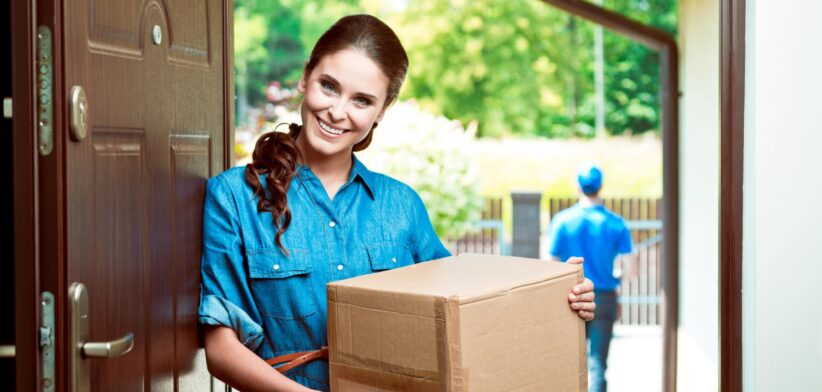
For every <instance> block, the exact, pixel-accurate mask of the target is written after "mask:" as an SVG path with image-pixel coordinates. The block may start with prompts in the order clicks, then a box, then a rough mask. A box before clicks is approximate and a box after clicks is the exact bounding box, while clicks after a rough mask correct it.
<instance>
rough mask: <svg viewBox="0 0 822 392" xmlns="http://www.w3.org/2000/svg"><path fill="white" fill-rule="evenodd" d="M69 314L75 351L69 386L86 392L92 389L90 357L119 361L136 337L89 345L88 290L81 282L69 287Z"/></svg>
mask: <svg viewBox="0 0 822 392" xmlns="http://www.w3.org/2000/svg"><path fill="white" fill-rule="evenodd" d="M69 315H70V317H71V324H70V328H71V330H70V331H69V338H70V339H71V347H72V348H73V350H72V351H73V353H71V354H69V358H70V361H71V366H70V369H69V373H70V378H71V380H70V383H69V386H70V390H71V391H72V392H87V391H90V390H91V380H90V379H89V377H90V374H91V372H90V368H89V362H88V360H89V359H90V358H104V359H105V358H116V357H119V356H122V355H125V354H128V352H129V351H131V349H132V348H133V347H134V334H133V333H131V332H129V333H127V334H125V335H123V336H122V337H121V338H118V339H115V340H112V341H110V342H89V341H88V330H89V325H88V323H89V308H88V291H87V290H86V286H85V285H84V284H82V283H78V282H75V283H72V284H71V287H70V288H69Z"/></svg>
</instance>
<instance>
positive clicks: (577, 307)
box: [571, 302, 579, 309]
mask: <svg viewBox="0 0 822 392" xmlns="http://www.w3.org/2000/svg"><path fill="white" fill-rule="evenodd" d="M571 307H572V308H574V309H579V304H578V303H576V302H574V303H572V304H571Z"/></svg>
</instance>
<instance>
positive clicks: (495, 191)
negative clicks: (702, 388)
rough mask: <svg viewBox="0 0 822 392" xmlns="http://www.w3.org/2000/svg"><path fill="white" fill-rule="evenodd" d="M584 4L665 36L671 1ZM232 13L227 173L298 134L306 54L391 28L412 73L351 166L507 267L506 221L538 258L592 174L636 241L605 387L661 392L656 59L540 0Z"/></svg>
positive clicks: (378, 0)
mask: <svg viewBox="0 0 822 392" xmlns="http://www.w3.org/2000/svg"><path fill="white" fill-rule="evenodd" d="M594 3H598V4H600V5H601V6H603V7H605V8H607V9H610V10H612V11H615V12H617V13H620V14H622V15H624V16H626V17H629V18H631V19H633V20H636V21H638V22H641V23H643V24H646V25H650V26H653V27H656V28H659V29H661V30H664V31H666V32H669V33H671V34H674V35H675V34H676V28H677V24H678V21H677V4H676V1H675V0H599V1H598V2H597V1H594ZM234 13H235V14H234V21H235V24H234V39H235V41H234V50H235V83H236V85H235V92H236V112H235V113H236V120H237V123H236V128H235V135H236V149H235V152H236V159H237V162H236V163H237V165H244V164H246V163H248V162H249V161H250V155H251V152H252V151H253V149H254V144H255V142H256V140H257V138H258V137H259V135H260V134H262V133H264V132H268V131H271V130H274V129H275V127H276V126H277V124H279V123H282V122H297V123H299V122H300V118H299V114H298V110H299V109H298V105H299V99H300V97H299V96H298V94H297V92H296V84H297V81H298V80H299V78H300V76H301V74H302V67H303V64H304V63H305V61H306V60H307V58H308V55H309V52H310V50H311V48H312V47H313V45H314V43H315V42H316V40H317V39H318V38H319V36H320V35H321V34H322V33H323V32H324V31H325V29H327V28H328V27H329V26H330V25H331V24H333V22H334V21H336V20H337V19H338V18H340V17H341V16H344V15H349V14H355V13H369V14H372V15H375V16H377V17H379V18H380V19H382V20H383V21H385V22H386V23H387V24H388V25H390V26H391V27H392V28H393V29H394V30H395V31H396V33H397V35H398V36H399V37H400V40H401V41H402V42H403V45H404V46H405V48H406V50H407V52H408V55H409V60H410V68H409V74H408V77H407V79H406V83H405V85H404V86H403V90H402V94H401V96H400V99H399V101H398V102H397V103H396V104H395V105H394V106H393V107H392V108H390V109H389V110H388V112H387V113H386V116H385V118H384V120H383V122H382V123H381V124H380V127H379V128H378V130H377V131H376V133H375V135H374V141H373V143H372V145H371V146H370V147H369V148H368V149H367V150H365V151H363V152H360V153H358V156H359V157H360V159H361V160H362V161H363V162H364V163H365V164H366V165H367V166H368V167H369V168H370V169H372V170H375V171H379V172H383V173H386V174H389V175H391V176H393V177H396V178H398V179H400V180H402V181H403V182H406V183H408V184H409V185H411V186H412V187H413V188H415V189H416V190H417V191H418V192H419V193H420V195H421V197H422V198H423V200H424V201H425V203H426V206H427V208H428V211H429V214H430V215H431V219H432V222H433V223H434V225H435V228H436V229H437V232H438V233H439V235H440V236H441V238H442V239H443V240H444V242H446V243H447V246H448V247H449V248H451V250H452V251H453V252H455V253H459V252H466V251H468V252H479V253H498V254H512V246H513V247H516V246H517V245H516V244H515V243H513V242H512V240H513V238H514V237H515V235H514V233H513V232H514V231H515V228H514V226H515V225H516V223H515V222H514V221H515V220H516V218H515V215H516V211H517V210H518V209H521V208H529V204H530V205H531V207H530V208H532V210H534V211H538V215H537V216H538V217H539V218H538V219H539V222H538V223H537V225H538V227H539V228H540V229H539V234H538V238H536V239H535V240H534V241H536V242H535V246H536V247H537V249H538V250H537V252H538V255H539V257H542V258H545V257H547V254H546V252H547V245H548V244H547V236H546V231H547V228H548V225H549V224H550V219H551V216H553V215H554V214H555V213H556V212H558V211H560V210H562V209H564V208H567V207H569V206H571V205H573V203H575V201H576V182H575V179H576V176H575V174H576V171H577V169H578V168H579V167H580V166H581V165H583V164H584V163H596V164H597V165H599V166H600V167H601V168H602V169H603V171H604V173H605V180H604V185H603V190H602V196H603V197H604V198H605V203H606V206H607V207H609V208H610V209H612V210H614V211H615V212H617V213H619V214H621V215H622V216H623V217H625V219H626V220H628V224H629V227H630V228H631V229H632V234H633V239H634V249H635V251H634V253H633V254H631V255H629V256H627V257H624V258H623V259H622V262H623V263H632V265H633V266H634V268H637V269H638V273H635V274H632V276H630V277H628V276H625V277H623V278H622V281H623V284H622V288H621V295H620V303H621V307H622V313H621V314H622V316H621V318H620V321H619V322H618V325H617V328H616V336H615V340H614V341H613V342H612V353H611V356H610V360H609V363H610V368H609V380H610V382H609V384H610V385H611V388H612V390H631V391H640V390H649V391H653V390H659V389H660V387H661V382H660V377H661V376H660V374H661V373H660V372H661V361H662V356H661V352H662V351H661V338H660V335H659V324H660V323H661V313H660V302H659V301H660V300H659V296H658V293H659V262H660V260H661V258H660V255H661V241H660V240H661V230H662V221H661V219H660V216H661V215H660V214H661V198H662V141H661V135H660V111H661V106H660V81H659V59H658V55H657V53H656V52H654V51H652V50H650V49H648V48H646V47H644V46H642V45H641V44H639V43H637V42H634V41H632V40H630V39H627V38H624V37H621V36H618V35H616V34H613V33H611V32H609V31H607V30H603V29H602V28H601V27H598V26H596V25H594V24H592V23H589V22H587V21H585V20H582V19H580V18H577V17H574V16H571V15H569V14H568V13H566V12H563V11H561V10H558V9H556V8H553V7H551V6H549V5H546V4H544V3H542V2H540V1H536V0H533V1H528V0H517V1H498V0H475V1H444V0H421V1H410V0H325V1H313V0H236V1H235V10H234ZM279 130H283V131H286V130H287V129H286V127H281V128H280V129H279ZM517 203H522V206H519V207H517V206H516V204H517ZM534 204H536V205H534ZM513 253H514V254H516V253H517V252H516V251H515V252H513ZM620 269H621V268H620V267H619V266H618V267H617V270H620Z"/></svg>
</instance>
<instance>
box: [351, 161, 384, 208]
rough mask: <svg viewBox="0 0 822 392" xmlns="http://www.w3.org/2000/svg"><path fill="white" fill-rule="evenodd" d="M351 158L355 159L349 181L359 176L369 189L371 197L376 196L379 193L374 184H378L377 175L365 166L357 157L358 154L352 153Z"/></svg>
mask: <svg viewBox="0 0 822 392" xmlns="http://www.w3.org/2000/svg"><path fill="white" fill-rule="evenodd" d="M351 158H352V160H353V161H354V164H353V165H352V167H351V178H349V179H348V181H353V180H354V179H356V178H357V177H359V178H360V180H361V181H362V183H363V185H365V189H367V190H368V193H369V194H370V195H371V198H376V197H377V195H376V192H375V188H374V185H376V184H375V182H376V179H375V177H376V175H375V174H374V172H372V171H371V170H368V168H367V167H365V165H363V163H362V162H360V160H359V159H357V156H356V155H353V154H352V155H351Z"/></svg>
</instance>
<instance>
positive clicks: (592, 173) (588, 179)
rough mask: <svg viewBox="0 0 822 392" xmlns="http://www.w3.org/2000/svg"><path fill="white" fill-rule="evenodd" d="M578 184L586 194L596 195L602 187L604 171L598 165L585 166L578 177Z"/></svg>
mask: <svg viewBox="0 0 822 392" xmlns="http://www.w3.org/2000/svg"><path fill="white" fill-rule="evenodd" d="M577 182H578V183H579V187H580V188H582V192H584V193H585V194H588V195H589V194H593V193H596V192H597V191H598V190H599V188H601V187H602V170H599V168H598V167H597V166H596V165H588V166H584V167H583V168H582V169H580V171H579V174H578V175H577Z"/></svg>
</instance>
